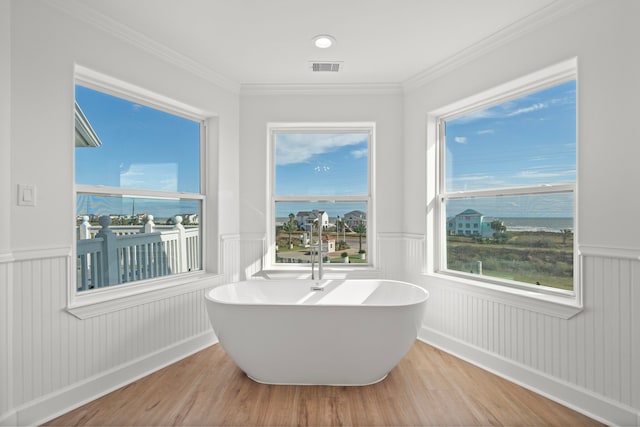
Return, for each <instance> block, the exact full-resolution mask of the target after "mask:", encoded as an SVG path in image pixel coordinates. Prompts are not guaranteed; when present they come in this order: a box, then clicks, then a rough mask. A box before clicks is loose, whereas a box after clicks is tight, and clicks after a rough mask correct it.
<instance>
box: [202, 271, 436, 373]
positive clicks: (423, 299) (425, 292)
mask: <svg viewBox="0 0 640 427" xmlns="http://www.w3.org/2000/svg"><path fill="white" fill-rule="evenodd" d="M297 281H300V282H308V283H307V284H308V286H309V287H311V286H313V285H316V284H317V283H319V282H325V281H326V282H331V281H349V282H356V283H357V282H371V281H379V282H387V283H396V284H401V285H404V286H409V287H413V288H416V289H417V290H419V291H421V292H422V293H423V295H422V297H421V298H420V299H419V300H417V301H411V302H409V303H398V304H353V303H351V304H304V303H302V304H299V303H275V302H260V303H257V302H249V301H243V302H235V301H222V300H220V299H215V298H213V297H211V293H212V292H213V291H215V290H216V289H218V288H221V287H224V286H233V285H237V284H238V283H254V282H255V283H260V282H266V283H268V282H297ZM315 292H322V291H315ZM430 296H431V294H430V293H429V291H428V290H426V289H425V288H423V287H422V286H419V285H416V284H413V283H410V282H405V281H402V280H394V279H323V280H322V281H318V280H314V281H312V280H309V279H247V280H240V281H237V282H230V283H223V284H221V285H218V286H215V287H213V288H211V289H208V290H207V291H206V292H205V294H204V297H205V299H206V300H208V301H211V302H212V303H215V304H224V305H229V306H244V307H280V308H282V307H307V308H309V307H327V308H328V307H361V308H365V307H371V308H375V307H377V308H381V307H388V308H391V307H409V306H412V305H419V304H425V303H426V302H427V301H428V300H429V298H430ZM383 379H384V378H382V379H380V380H379V381H382V380H383ZM379 381H378V382H379ZM372 384H373V383H372Z"/></svg>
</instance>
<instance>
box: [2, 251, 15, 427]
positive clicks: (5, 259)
mask: <svg viewBox="0 0 640 427" xmlns="http://www.w3.org/2000/svg"><path fill="white" fill-rule="evenodd" d="M11 261H12V258H11V257H10V256H9V255H4V254H0V424H1V423H2V421H3V419H4V418H5V416H6V415H5V414H9V413H10V412H11V410H12V408H13V396H12V394H11V390H12V388H13V370H12V368H11V364H12V358H13V353H12V343H11V341H12V340H11V337H12V333H13V332H12V323H13V304H12V303H11V302H12V287H11V286H10V284H11V282H12V280H11ZM9 421H10V420H9ZM14 424H15V423H14Z"/></svg>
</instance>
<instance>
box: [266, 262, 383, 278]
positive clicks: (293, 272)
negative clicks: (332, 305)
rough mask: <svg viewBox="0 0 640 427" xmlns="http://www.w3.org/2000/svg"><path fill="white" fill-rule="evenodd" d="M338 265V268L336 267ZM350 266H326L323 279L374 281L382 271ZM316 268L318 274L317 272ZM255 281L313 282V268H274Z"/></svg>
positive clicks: (369, 267) (268, 269) (367, 267)
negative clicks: (299, 280) (297, 280)
mask: <svg viewBox="0 0 640 427" xmlns="http://www.w3.org/2000/svg"><path fill="white" fill-rule="evenodd" d="M336 265H337V267H336ZM348 265H349V264H324V265H323V267H322V269H323V279H356V278H358V279H373V278H378V277H380V270H378V269H376V268H374V267H373V266H371V265H369V266H364V265H361V266H360V267H353V266H351V267H349V266H348ZM317 268H318V267H317V266H316V270H315V271H316V272H317V271H318V270H317ZM253 278H254V279H270V280H274V279H276V280H277V279H302V280H311V266H308V267H307V268H300V267H298V266H273V267H271V268H266V269H264V270H262V271H260V272H259V273H256V274H255V275H254V276H253Z"/></svg>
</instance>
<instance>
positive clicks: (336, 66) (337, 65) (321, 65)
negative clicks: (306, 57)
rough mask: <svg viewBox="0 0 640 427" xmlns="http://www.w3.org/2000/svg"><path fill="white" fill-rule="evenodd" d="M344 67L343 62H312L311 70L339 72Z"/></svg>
mask: <svg viewBox="0 0 640 427" xmlns="http://www.w3.org/2000/svg"><path fill="white" fill-rule="evenodd" d="M341 68H342V63H341V62H315V61H314V62H311V71H313V72H314V73H315V72H327V71H328V72H333V73H337V72H338V71H340V69H341Z"/></svg>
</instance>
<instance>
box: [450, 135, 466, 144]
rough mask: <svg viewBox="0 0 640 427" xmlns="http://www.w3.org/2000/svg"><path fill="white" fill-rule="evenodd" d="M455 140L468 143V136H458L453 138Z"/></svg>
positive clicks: (459, 142)
mask: <svg viewBox="0 0 640 427" xmlns="http://www.w3.org/2000/svg"><path fill="white" fill-rule="evenodd" d="M453 140H454V141H455V142H457V143H458V144H466V143H467V137H466V136H456V137H455V138H453Z"/></svg>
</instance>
